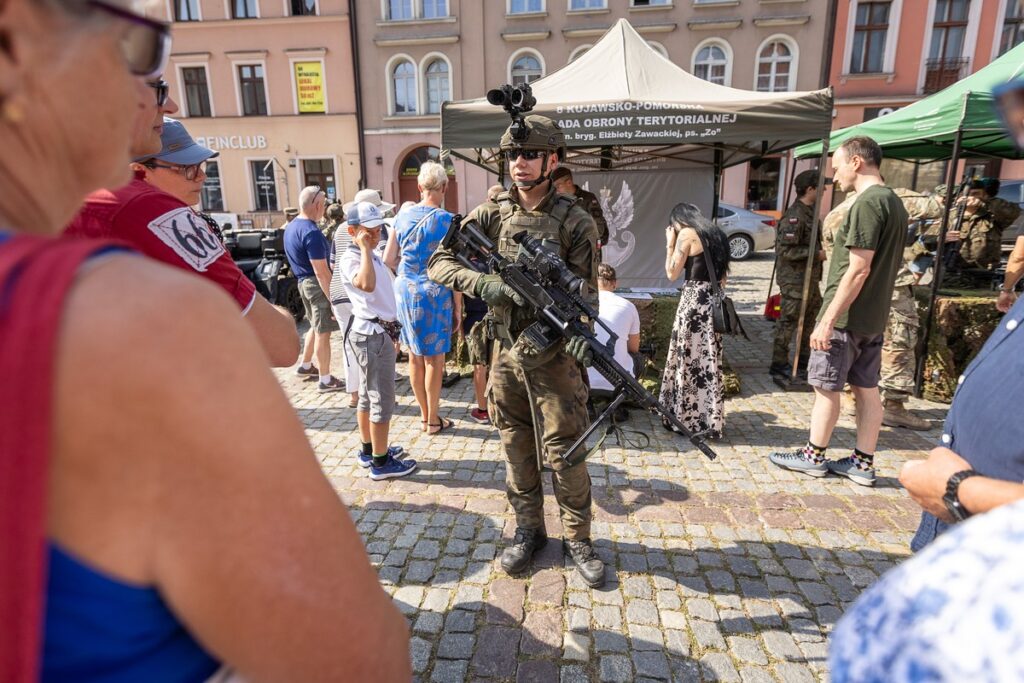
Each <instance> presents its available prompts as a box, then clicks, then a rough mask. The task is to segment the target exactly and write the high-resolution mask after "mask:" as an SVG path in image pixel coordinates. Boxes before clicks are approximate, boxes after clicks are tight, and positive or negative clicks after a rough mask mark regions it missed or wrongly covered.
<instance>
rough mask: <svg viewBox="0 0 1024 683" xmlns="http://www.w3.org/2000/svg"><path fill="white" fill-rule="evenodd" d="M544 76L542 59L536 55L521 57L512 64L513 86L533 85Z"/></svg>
mask: <svg viewBox="0 0 1024 683" xmlns="http://www.w3.org/2000/svg"><path fill="white" fill-rule="evenodd" d="M543 75H544V68H543V67H542V66H541V65H540V59H539V58H538V57H536V56H534V55H529V54H527V55H521V56H519V57H517V58H516V60H515V61H514V62H512V85H522V84H523V83H532V82H533V81H535V80H537V79H538V78H540V77H541V76H543Z"/></svg>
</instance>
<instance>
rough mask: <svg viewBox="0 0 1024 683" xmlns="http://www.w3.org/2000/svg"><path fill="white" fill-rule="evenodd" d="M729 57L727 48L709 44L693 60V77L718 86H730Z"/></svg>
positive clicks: (698, 51)
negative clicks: (728, 73)
mask: <svg viewBox="0 0 1024 683" xmlns="http://www.w3.org/2000/svg"><path fill="white" fill-rule="evenodd" d="M728 67H729V57H728V55H727V54H726V51H725V47H724V46H723V45H720V44H718V43H709V44H708V45H705V46H704V47H702V48H700V49H699V50H697V54H696V55H695V56H694V59H693V75H694V76H696V77H697V78H703V79H704V80H705V81H708V82H709V83H715V84H716V85H728V83H727V81H728V78H727V72H728Z"/></svg>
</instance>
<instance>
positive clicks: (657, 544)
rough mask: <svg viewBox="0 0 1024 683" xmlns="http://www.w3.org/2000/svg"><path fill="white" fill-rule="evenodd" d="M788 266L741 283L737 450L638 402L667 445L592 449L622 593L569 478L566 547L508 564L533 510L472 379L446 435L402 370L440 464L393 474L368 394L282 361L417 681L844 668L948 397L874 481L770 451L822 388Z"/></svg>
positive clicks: (448, 406)
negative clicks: (581, 556) (834, 636)
mask: <svg viewBox="0 0 1024 683" xmlns="http://www.w3.org/2000/svg"><path fill="white" fill-rule="evenodd" d="M771 267H772V261H771V256H770V253H761V254H757V255H755V257H754V258H753V259H752V260H750V261H746V262H742V263H738V264H735V265H734V268H733V273H732V275H731V276H730V279H729V290H730V292H731V293H732V296H733V297H734V299H735V300H736V304H737V307H738V309H739V310H740V313H741V315H742V316H743V317H744V324H745V326H746V328H747V331H748V333H749V334H750V336H751V341H750V342H746V341H743V340H738V341H736V340H733V339H729V340H727V342H726V356H727V358H728V359H729V361H730V363H731V364H732V365H733V367H734V368H735V369H736V370H737V371H738V372H739V374H740V376H741V381H742V393H741V394H740V395H739V396H737V397H734V398H732V399H730V400H729V401H727V403H726V432H725V437H724V438H723V439H722V440H721V442H718V443H716V444H715V445H714V448H715V450H716V451H717V452H718V455H719V457H718V459H717V460H715V461H714V462H712V461H709V460H707V459H705V458H704V457H703V456H701V455H699V454H698V453H696V452H695V451H693V450H680V449H681V448H682V447H683V446H684V445H685V443H686V442H685V441H683V440H681V439H680V438H679V437H676V436H674V435H672V434H670V433H669V432H666V431H665V430H664V429H662V428H661V426H660V425H659V424H657V423H655V421H654V420H653V419H651V418H650V417H649V416H648V415H646V414H638V413H637V412H636V411H632V413H631V418H630V422H629V423H628V424H629V426H631V427H633V428H636V429H638V430H640V431H643V432H645V433H647V434H648V435H649V436H650V439H651V444H650V446H649V447H647V448H644V449H643V450H632V449H631V450H625V449H623V448H620V447H617V446H614V445H613V446H606V447H605V448H604V450H603V452H601V453H599V454H597V455H595V456H594V457H593V458H592V459H590V460H589V462H588V466H589V469H590V473H591V476H592V478H593V486H594V517H595V523H594V525H593V533H594V538H595V543H596V546H597V548H598V552H599V553H600V555H601V556H602V558H603V559H604V560H605V562H606V563H607V564H608V566H609V567H608V570H607V578H608V581H607V584H606V586H605V587H604V588H602V589H597V590H593V589H590V588H589V587H587V586H586V585H585V584H584V583H583V582H582V581H581V580H580V579H579V578H578V576H577V575H576V573H575V571H573V570H572V569H570V567H569V566H568V565H567V564H566V563H565V560H564V558H563V557H562V554H561V544H560V543H559V542H557V538H558V537H559V536H560V531H561V525H560V523H559V521H558V517H557V507H556V505H555V503H554V499H553V497H552V496H551V493H550V486H549V484H550V482H547V483H546V485H545V488H546V494H547V495H546V497H545V509H546V512H547V514H548V518H547V528H548V533H549V535H551V536H553V537H555V539H556V540H555V542H553V543H549V544H548V545H547V547H546V548H545V549H544V550H543V551H541V553H539V555H538V557H537V561H536V562H535V566H534V568H533V569H532V570H531V571H529V572H528V574H527V575H525V576H521V577H516V578H511V577H509V576H507V575H506V574H505V573H504V572H502V570H501V568H500V566H499V565H498V562H497V556H498V554H499V553H500V551H501V548H502V547H503V545H504V543H505V542H506V541H507V539H508V538H510V536H511V533H512V532H513V530H514V522H513V517H512V514H511V509H510V507H509V506H508V504H507V501H506V498H505V492H504V477H505V473H504V464H503V462H502V459H501V456H500V454H499V450H498V439H497V435H496V434H495V433H494V432H493V430H492V428H490V427H487V426H481V425H478V424H476V423H474V422H472V421H470V420H469V419H468V410H469V409H470V407H471V401H472V397H473V389H472V385H471V382H470V381H469V380H465V379H464V380H462V381H460V382H459V383H458V384H456V385H455V386H454V387H451V388H449V389H445V390H444V392H443V397H442V414H445V415H448V416H450V417H451V418H453V419H454V420H455V429H454V430H452V431H450V432H446V433H445V434H443V435H440V436H433V437H431V436H427V435H425V434H423V433H422V432H420V431H419V430H420V423H419V416H418V410H417V408H416V406H415V402H414V399H413V397H412V392H411V390H410V388H409V385H408V383H407V382H404V381H403V382H400V383H399V385H398V393H399V402H400V405H399V407H398V409H397V413H396V417H395V421H394V422H393V426H392V443H397V444H401V445H403V446H404V447H405V448H406V450H407V452H408V454H409V455H410V456H411V457H414V458H416V459H417V460H418V461H419V463H420V470H419V472H418V473H416V474H415V475H414V476H411V477H408V478H406V479H403V480H394V481H390V482H373V481H370V480H369V479H368V478H367V477H366V475H365V470H362V469H360V468H359V467H358V466H357V464H356V462H355V457H354V451H355V449H356V448H357V446H358V442H359V439H358V436H357V432H356V429H355V416H354V413H353V411H352V409H350V408H348V407H347V405H348V397H347V396H346V395H344V394H328V395H321V394H319V393H317V391H316V389H315V385H314V384H313V383H308V384H304V383H301V382H299V381H298V380H297V379H295V378H294V375H292V373H291V371H290V370H288V371H281V372H280V373H279V377H280V378H281V381H282V384H283V386H284V387H285V390H286V391H287V392H288V393H289V395H290V397H291V400H292V402H293V404H294V405H295V407H296V409H297V410H298V411H299V414H300V415H301V416H302V419H303V420H304V421H305V424H306V427H307V434H308V436H309V439H310V441H311V442H312V443H313V446H314V448H315V449H316V452H317V454H318V456H319V458H320V461H321V463H322V466H323V469H324V472H325V473H326V474H327V475H328V476H329V477H330V479H331V481H332V482H333V484H334V486H335V488H336V489H337V491H338V493H339V494H340V495H341V497H342V498H343V499H344V501H345V502H346V503H347V504H348V505H349V508H350V510H351V514H352V517H353V519H354V520H355V521H356V523H357V525H358V529H359V531H360V533H361V534H362V535H363V537H364V539H365V541H366V548H367V551H368V552H369V554H370V558H371V560H372V561H373V563H374V564H375V565H376V566H377V569H378V571H379V574H380V579H381V583H382V584H383V585H384V587H385V588H386V590H387V591H388V592H389V593H390V594H392V595H393V597H394V600H395V603H396V605H397V606H398V607H399V609H401V610H402V612H403V613H404V614H405V615H406V616H407V617H408V619H409V624H410V626H411V630H412V642H411V657H412V664H413V669H414V671H415V675H416V678H417V680H421V681H463V680H474V681H475V680H481V681H482V680H488V681H499V680H500V681H561V682H562V683H570V682H572V683H575V682H576V681H647V680H672V681H699V680H705V681H707V680H719V681H785V682H786V683H798V682H800V681H813V680H825V679H826V678H827V656H826V655H827V639H828V636H829V633H830V631H831V629H832V627H833V626H834V624H835V622H836V620H837V619H838V618H839V617H840V615H841V614H842V612H843V610H844V609H845V608H846V607H847V606H848V605H849V604H850V602H851V601H853V600H854V599H855V598H856V597H857V595H858V594H859V593H860V592H861V591H862V590H863V589H864V588H865V587H866V586H868V585H869V584H870V583H872V582H873V581H874V580H875V579H876V578H877V577H878V576H879V574H881V573H882V572H884V571H885V570H887V569H889V568H890V567H892V566H894V565H895V564H896V563H897V562H899V561H900V560H901V559H903V558H904V557H905V556H906V554H907V552H908V550H907V547H908V543H909V540H910V535H911V533H910V532H911V531H912V530H913V529H914V528H915V526H916V522H917V519H918V510H917V507H916V506H915V505H914V504H913V502H912V501H910V500H909V498H908V497H907V496H906V494H905V493H904V492H903V491H902V490H901V489H900V488H899V484H898V482H897V480H896V475H897V473H898V471H899V467H900V465H901V464H902V463H903V461H904V460H906V459H907V458H908V457H914V456H919V455H922V454H923V453H924V452H925V451H926V450H927V449H928V448H930V447H931V442H932V441H933V440H934V439H935V438H936V437H937V436H938V434H939V431H938V430H939V427H940V421H941V419H942V418H943V416H944V414H945V407H944V406H942V405H939V404H930V403H926V402H921V401H912V402H911V408H913V409H915V410H916V411H918V413H919V414H921V415H923V416H925V417H927V418H929V419H931V420H932V421H933V422H934V423H935V427H934V428H933V429H932V431H931V432H926V433H924V434H918V433H914V432H910V431H907V430H903V429H889V428H883V431H882V435H881V439H880V442H879V455H878V457H877V458H876V467H877V468H878V474H879V479H878V484H877V486H876V487H875V488H872V489H867V488H863V487H859V486H856V485H854V484H852V483H851V482H849V481H847V480H844V479H838V478H834V477H829V478H825V479H812V478H809V477H806V476H803V475H798V474H795V473H790V472H786V471H783V470H780V469H778V468H776V467H774V466H772V465H771V464H770V463H768V461H767V454H768V452H769V451H771V450H773V449H775V448H782V447H785V448H790V447H797V446H801V445H803V443H804V441H805V439H806V438H807V425H808V418H809V413H810V406H811V401H812V395H811V394H809V393H788V394H787V393H784V392H782V391H780V390H779V389H778V388H777V387H776V386H775V385H774V384H773V383H772V382H771V380H770V379H769V377H768V374H767V371H766V368H767V366H768V361H769V355H770V351H771V334H772V327H771V325H770V324H769V323H767V322H765V321H764V320H763V318H761V316H760V312H761V310H762V308H763V302H764V298H765V289H766V287H767V283H768V278H769V275H770V273H771ZM401 372H402V373H403V374H404V373H405V368H404V367H403V368H402V369H401ZM853 426H854V425H853V422H852V419H851V418H846V417H843V418H841V419H840V423H839V426H838V427H837V430H836V434H835V436H834V437H833V441H832V448H831V449H830V454H832V455H836V454H842V455H845V454H846V453H847V452H848V451H849V449H852V447H853V444H854V433H853Z"/></svg>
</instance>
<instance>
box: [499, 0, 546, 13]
mask: <svg viewBox="0 0 1024 683" xmlns="http://www.w3.org/2000/svg"><path fill="white" fill-rule="evenodd" d="M543 11H544V0H510V2H509V3H508V13H509V14H530V13H532V12H543Z"/></svg>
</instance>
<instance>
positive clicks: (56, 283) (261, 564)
mask: <svg viewBox="0 0 1024 683" xmlns="http://www.w3.org/2000/svg"><path fill="white" fill-rule="evenodd" d="M137 27H144V28H145V32H143V31H142V30H141V29H138V28H137ZM147 36H148V37H147ZM165 36H166V27H165V26H163V25H162V24H157V23H155V22H151V21H149V20H147V19H145V18H144V17H141V16H137V15H135V14H132V13H131V12H130V11H129V10H128V6H127V2H125V3H124V4H123V5H121V4H113V3H111V2H102V3H101V2H94V1H90V0H0V187H3V188H4V191H3V192H0V377H3V382H2V383H0V614H3V617H4V618H3V619H2V620H0V680H2V681H4V682H5V683H7V682H8V681H10V682H13V683H27V682H30V681H36V680H42V681H86V682H88V681H101V680H102V681H155V682H157V683H161V682H173V683H177V682H179V681H182V682H184V681H189V682H191V681H197V682H199V681H204V680H206V679H207V678H209V677H210V676H212V675H214V674H215V673H216V672H217V671H218V669H219V668H220V667H222V666H230V667H232V668H233V669H235V670H237V672H238V673H239V674H240V675H241V676H243V677H246V678H249V679H251V680H278V681H337V680H405V681H408V680H409V678H410V676H411V674H410V671H409V663H408V657H407V653H408V649H407V648H408V644H407V632H406V629H407V626H406V624H405V621H404V620H403V618H402V617H401V615H400V614H399V613H398V612H397V610H395V608H394V607H393V605H392V604H391V601H390V599H389V598H388V596H387V595H386V594H385V593H384V592H383V591H382V590H381V589H380V587H379V584H378V582H377V577H376V575H375V573H374V571H373V569H372V567H371V566H370V564H369V562H368V561H367V558H366V555H365V552H364V550H363V547H362V543H361V541H360V538H359V536H358V534H357V533H356V530H355V528H354V526H353V524H352V522H351V520H350V519H349V516H348V515H347V513H346V510H345V508H344V506H343V505H342V504H341V502H340V501H339V500H338V496H337V495H336V493H335V492H334V491H333V490H332V489H331V486H330V484H329V483H328V482H327V480H326V478H325V477H324V476H323V474H322V472H321V470H320V468H319V465H318V463H317V460H316V457H315V456H314V454H313V452H312V451H311V449H310V448H309V445H308V443H307V442H306V440H305V438H304V434H303V428H302V424H301V422H300V421H299V420H298V419H297V417H296V416H295V413H294V411H293V410H292V409H291V407H290V406H289V404H288V402H287V399H286V398H285V396H284V394H283V393H282V392H281V389H280V387H279V385H278V383H277V381H276V380H275V378H274V376H273V375H272V374H271V372H270V371H269V370H268V369H267V367H266V360H265V356H264V355H263V351H262V350H261V348H260V346H259V344H258V342H257V340H256V339H255V337H254V336H253V334H252V331H251V330H250V329H249V328H248V327H247V326H246V325H245V324H243V323H242V322H241V321H240V320H239V319H238V315H237V312H236V311H235V310H234V309H233V306H232V304H231V302H230V300H229V299H228V298H227V297H225V296H224V295H223V293H221V292H220V290H218V289H217V288H215V287H212V286H211V285H210V284H209V283H206V282H203V281H202V280H201V279H199V278H196V277H191V276H188V275H186V274H183V273H182V272H181V271H180V270H176V269H172V268H167V267H164V266H162V265H160V264H156V263H153V262H152V261H150V260H148V259H144V258H141V257H140V256H138V255H137V254H134V253H132V252H130V251H128V250H126V249H125V248H123V247H122V246H120V245H119V244H118V243H113V242H106V241H101V240H83V239H79V240H59V239H54V238H55V237H57V236H58V235H59V234H60V231H61V228H62V226H63V225H65V224H66V223H67V221H68V220H70V218H71V217H72V215H73V214H74V212H75V210H76V208H77V205H78V203H79V202H80V201H81V198H82V197H84V196H85V195H86V194H87V193H88V192H90V191H91V190H94V189H95V188H97V187H102V186H114V187H116V186H118V185H120V184H123V183H124V182H126V181H127V180H128V177H127V176H128V174H127V171H128V168H129V166H128V162H129V159H130V158H131V151H130V142H131V131H132V126H133V123H134V121H133V118H134V117H135V114H136V109H137V107H138V106H139V104H140V103H142V102H143V101H144V100H143V99H142V98H143V97H146V98H151V97H152V91H151V90H150V89H149V88H148V87H147V86H146V84H145V80H144V79H145V78H147V77H148V78H152V77H153V76H155V75H156V74H157V73H159V70H160V69H162V65H163V61H164V58H165V57H166V40H165ZM96 131H103V134H102V135H97V134H96ZM11 188H14V190H16V191H11ZM53 188H59V189H60V191H54V189H53ZM214 331H215V334H211V332H214ZM252 415H259V416H260V417H259V419H258V420H252V419H251V416H252ZM225 425H227V427H225ZM243 425H244V428H238V427H239V426H243ZM368 645H369V646H368Z"/></svg>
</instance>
